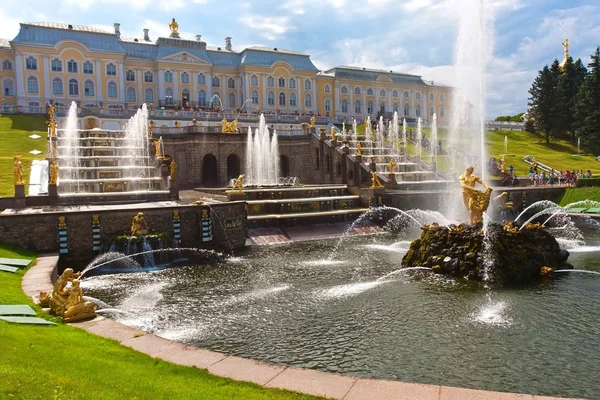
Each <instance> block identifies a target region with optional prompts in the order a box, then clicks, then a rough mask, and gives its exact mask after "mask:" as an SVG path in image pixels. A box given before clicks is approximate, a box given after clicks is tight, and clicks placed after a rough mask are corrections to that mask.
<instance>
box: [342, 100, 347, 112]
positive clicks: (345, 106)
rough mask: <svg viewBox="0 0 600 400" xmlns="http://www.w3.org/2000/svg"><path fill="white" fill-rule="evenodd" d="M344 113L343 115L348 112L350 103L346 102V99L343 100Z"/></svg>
mask: <svg viewBox="0 0 600 400" xmlns="http://www.w3.org/2000/svg"><path fill="white" fill-rule="evenodd" d="M342 112H343V113H347V112H348V102H347V101H346V99H344V100H342Z"/></svg>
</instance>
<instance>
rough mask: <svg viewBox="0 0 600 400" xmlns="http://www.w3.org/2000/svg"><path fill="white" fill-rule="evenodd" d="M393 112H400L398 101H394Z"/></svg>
mask: <svg viewBox="0 0 600 400" xmlns="http://www.w3.org/2000/svg"><path fill="white" fill-rule="evenodd" d="M394 112H400V105H399V104H398V103H394Z"/></svg>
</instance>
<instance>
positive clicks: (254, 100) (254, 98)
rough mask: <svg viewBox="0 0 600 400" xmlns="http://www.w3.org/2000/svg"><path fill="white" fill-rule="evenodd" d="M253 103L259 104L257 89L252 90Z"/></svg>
mask: <svg viewBox="0 0 600 400" xmlns="http://www.w3.org/2000/svg"><path fill="white" fill-rule="evenodd" d="M252 104H258V92H257V91H256V90H254V91H252Z"/></svg>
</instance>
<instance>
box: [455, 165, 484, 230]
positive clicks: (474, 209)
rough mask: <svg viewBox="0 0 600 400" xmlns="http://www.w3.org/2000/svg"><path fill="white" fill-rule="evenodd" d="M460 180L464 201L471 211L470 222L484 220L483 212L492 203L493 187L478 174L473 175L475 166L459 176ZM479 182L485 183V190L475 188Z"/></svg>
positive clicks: (474, 222) (469, 167)
mask: <svg viewBox="0 0 600 400" xmlns="http://www.w3.org/2000/svg"><path fill="white" fill-rule="evenodd" d="M458 181H459V182H460V186H461V188H462V193H463V202H464V204H465V207H466V208H467V211H468V212H469V223H471V224H476V223H478V222H481V221H483V213H484V212H485V211H486V210H487V208H488V206H489V204H490V197H491V195H492V188H491V187H489V186H488V185H487V184H486V183H485V182H483V181H482V180H481V179H480V178H479V177H478V176H477V175H473V167H471V166H468V167H467V169H466V170H465V173H464V174H462V175H461V176H460V177H459V178H458ZM478 182H479V183H480V184H481V185H483V187H484V188H485V191H479V190H476V189H475V184H476V183H478Z"/></svg>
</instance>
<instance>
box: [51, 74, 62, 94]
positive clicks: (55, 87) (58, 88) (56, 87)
mask: <svg viewBox="0 0 600 400" xmlns="http://www.w3.org/2000/svg"><path fill="white" fill-rule="evenodd" d="M52 94H55V95H63V94H65V92H64V90H63V82H62V80H60V79H59V78H54V79H53V80H52Z"/></svg>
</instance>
